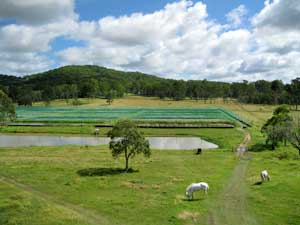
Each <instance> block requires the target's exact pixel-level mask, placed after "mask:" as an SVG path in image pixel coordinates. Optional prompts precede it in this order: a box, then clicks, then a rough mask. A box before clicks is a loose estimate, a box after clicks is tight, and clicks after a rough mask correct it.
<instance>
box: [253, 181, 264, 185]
mask: <svg viewBox="0 0 300 225" xmlns="http://www.w3.org/2000/svg"><path fill="white" fill-rule="evenodd" d="M262 183H263V182H262V181H257V182H255V183H254V184H253V185H262Z"/></svg>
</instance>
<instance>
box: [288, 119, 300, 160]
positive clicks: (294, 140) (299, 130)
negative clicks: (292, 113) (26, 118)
mask: <svg viewBox="0 0 300 225" xmlns="http://www.w3.org/2000/svg"><path fill="white" fill-rule="evenodd" d="M289 141H290V143H291V144H292V145H293V146H294V147H295V148H296V149H297V150H298V152H299V155H300V119H299V118H298V121H297V122H295V121H294V123H293V126H292V129H291V132H290V135H289Z"/></svg>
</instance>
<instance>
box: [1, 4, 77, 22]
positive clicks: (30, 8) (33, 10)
mask: <svg viewBox="0 0 300 225" xmlns="http://www.w3.org/2000/svg"><path fill="white" fill-rule="evenodd" d="M75 17H76V14H75V13H74V0H42V1H41V0H1V4H0V18H2V19H15V20H17V21H18V22H21V23H29V24H45V23H49V22H54V21H59V20H64V19H66V18H75Z"/></svg>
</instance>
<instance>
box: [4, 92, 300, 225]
mask: <svg viewBox="0 0 300 225" xmlns="http://www.w3.org/2000/svg"><path fill="white" fill-rule="evenodd" d="M80 101H81V102H82V103H84V104H83V105H82V106H79V107H70V105H68V103H66V102H65V101H55V102H52V103H51V106H52V107H50V108H47V109H43V110H46V111H47V110H49V109H51V108H52V109H55V110H57V109H61V110H62V111H63V110H65V109H68V110H69V109H70V110H71V111H70V113H74V112H75V111H76V110H78V112H80V110H81V111H84V112H85V113H89V111H91V112H94V113H95V110H96V109H97V108H99V107H100V108H104V109H105V112H111V113H108V114H110V116H112V117H114V116H116V117H114V118H113V119H115V118H119V115H120V114H118V115H116V114H113V112H117V111H118V110H120V109H124V108H126V109H128V108H132V107H133V106H136V107H137V108H138V109H132V110H133V111H131V112H130V113H129V115H131V114H132V115H131V116H132V117H134V116H133V115H135V116H138V115H140V116H143V113H144V112H145V111H143V110H145V109H148V110H149V111H148V112H151V110H153V111H152V112H160V113H161V115H163V116H164V117H165V118H166V117H169V118H172V116H174V117H176V116H182V117H183V118H186V117H189V116H192V117H193V116H194V114H192V113H193V112H194V111H195V110H199V109H203V108H205V109H207V108H209V109H211V110H217V111H218V109H225V110H228V111H232V112H233V114H234V115H238V116H239V117H241V118H245V119H246V120H247V121H250V122H251V124H252V127H251V128H247V129H244V130H242V129H240V128H239V127H236V128H231V129H229V128H227V129H223V128H218V129H216V128H139V129H140V130H141V131H142V132H143V133H144V135H145V136H184V137H185V136H189V137H201V138H203V139H205V140H207V141H210V142H212V143H215V144H217V145H219V146H220V149H217V150H204V151H203V154H202V155H201V156H196V155H195V151H160V150H153V152H152V155H151V157H150V158H143V157H140V156H137V157H136V158H134V159H133V160H132V161H131V162H130V165H131V167H132V168H133V170H132V171H131V173H122V172H121V170H120V168H123V167H124V160H123V158H119V159H116V160H115V159H113V158H112V157H111V153H110V150H109V149H108V146H99V147H88V146H64V147H15V148H1V149H0V224H7V225H12V224H18V225H19V224H20V225H27V224H28V225H29V224H30V225H32V224H39V225H49V224H53V225H54V224H61V225H66V224H78V225H82V224H84V225H85V224H86V225H87V224H126V225H127V224H129V225H130V224H204V225H205V224H222V225H223V224H225V225H226V224H228V225H235V224H238V225H240V224H249V225H252V224H254V225H256V224H264V225H273V224H280V225H290V224H295V225H296V224H299V221H300V217H299V215H300V201H299V200H298V196H299V194H300V191H299V184H300V174H299V168H300V167H299V166H300V158H299V156H298V152H297V151H296V150H295V149H294V148H293V147H292V146H290V145H287V146H284V145H281V146H280V147H279V148H278V149H276V150H275V151H271V150H269V149H268V148H267V147H266V146H265V143H264V137H263V136H262V135H261V133H260V128H261V125H262V124H263V123H264V122H265V121H266V119H268V118H269V117H270V116H271V115H272V111H273V109H274V108H275V107H276V106H264V105H251V104H239V103H237V102H236V101H233V100H230V101H228V102H226V103H225V102H223V101H222V100H221V99H215V100H212V101H208V102H204V101H203V100H199V101H195V100H185V101H179V102H175V101H169V100H158V99H154V98H145V97H136V96H127V97H126V98H124V99H117V100H115V101H114V103H113V105H112V106H108V105H105V102H102V101H104V100H101V99H97V100H88V99H81V100H80ZM38 105H39V106H38V107H37V108H33V109H28V110H33V111H34V110H35V109H38V108H40V107H41V105H42V103H39V104H38ZM56 107H61V108H56ZM182 108H186V112H188V115H186V114H183V113H182V111H180V110H183V109H182ZM195 108H196V109H195ZM73 110H74V111H73ZM110 110H111V111H110ZM164 110H165V111H164ZM172 111H174V114H172V113H170V112H172ZM214 112H215V111H214ZM176 113H177V115H176ZM218 113H220V112H218ZM51 114H53V118H55V117H56V116H58V115H59V114H61V112H59V110H58V111H57V112H56V113H55V111H54V112H52V113H51V112H49V113H48V114H47V115H46V114H45V115H43V116H49V115H50V116H51ZM79 114H80V113H79ZM100 114H101V113H100ZM100 114H99V115H97V119H98V118H100ZM121 114H122V113H121ZM154 114H155V113H154ZM165 114H166V115H165ZM293 114H294V115H299V113H298V112H293ZM23 115H24V117H23V118H26V113H25V114H23ZM62 115H64V114H61V115H59V116H62ZM144 115H150V114H147V113H146V114H144ZM156 115H157V114H156ZM175 115H176V116H175ZM195 115H197V113H195ZM206 115H209V114H208V113H206ZM211 115H213V114H211ZM73 116H74V115H73ZM37 117H38V116H37ZM75 117H76V116H75ZM34 118H35V117H34ZM198 118H200V116H199V115H198ZM211 118H212V117H211ZM224 118H225V117H224ZM224 118H223V119H224ZM27 119H28V121H29V120H30V113H29V111H28V114H27ZM156 119H157V118H156ZM206 119H207V120H210V119H209V118H208V117H206ZM215 119H216V117H214V118H213V120H215ZM171 120H172V119H171ZM188 120H189V119H188ZM192 120H194V118H193V119H192ZM204 120H205V119H204ZM226 120H229V118H228V117H227V118H226ZM70 121H71V119H70ZM109 129H110V128H106V127H103V128H100V134H99V136H106V135H107V132H108V131H109ZM93 131H94V126H93V123H91V124H85V125H82V126H81V125H74V126H64V124H61V125H59V124H55V125H51V124H49V125H47V126H41V127H33V126H9V127H2V128H1V132H2V133H18V134H24V135H30V134H33V133H35V134H45V135H49V134H51V135H66V136H72V135H75V136H90V135H92V134H93ZM247 133H250V134H251V138H252V140H251V143H250V146H249V150H250V151H249V152H248V153H247V154H246V155H245V156H243V157H238V156H237V155H236V154H234V153H233V152H232V150H233V149H235V148H236V147H237V146H238V145H239V144H240V143H242V142H243V139H244V136H245V134H247ZM264 169H267V170H268V171H269V173H270V176H271V181H270V182H265V183H260V172H261V171H262V170H264ZM200 181H204V182H207V183H208V184H209V186H210V190H209V193H208V196H207V197H205V195H204V193H200V192H197V193H195V198H196V199H195V201H187V199H186V198H185V197H184V192H185V188H186V187H187V185H189V184H190V183H192V182H200ZM28 215H30V216H28Z"/></svg>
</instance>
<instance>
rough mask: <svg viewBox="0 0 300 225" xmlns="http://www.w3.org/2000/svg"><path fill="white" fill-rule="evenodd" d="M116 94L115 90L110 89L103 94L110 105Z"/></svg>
mask: <svg viewBox="0 0 300 225" xmlns="http://www.w3.org/2000/svg"><path fill="white" fill-rule="evenodd" d="M116 95H117V93H116V91H115V90H110V91H109V92H107V93H106V95H105V98H106V102H107V103H108V104H109V105H110V104H111V103H112V102H113V101H114V99H115V98H116Z"/></svg>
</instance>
